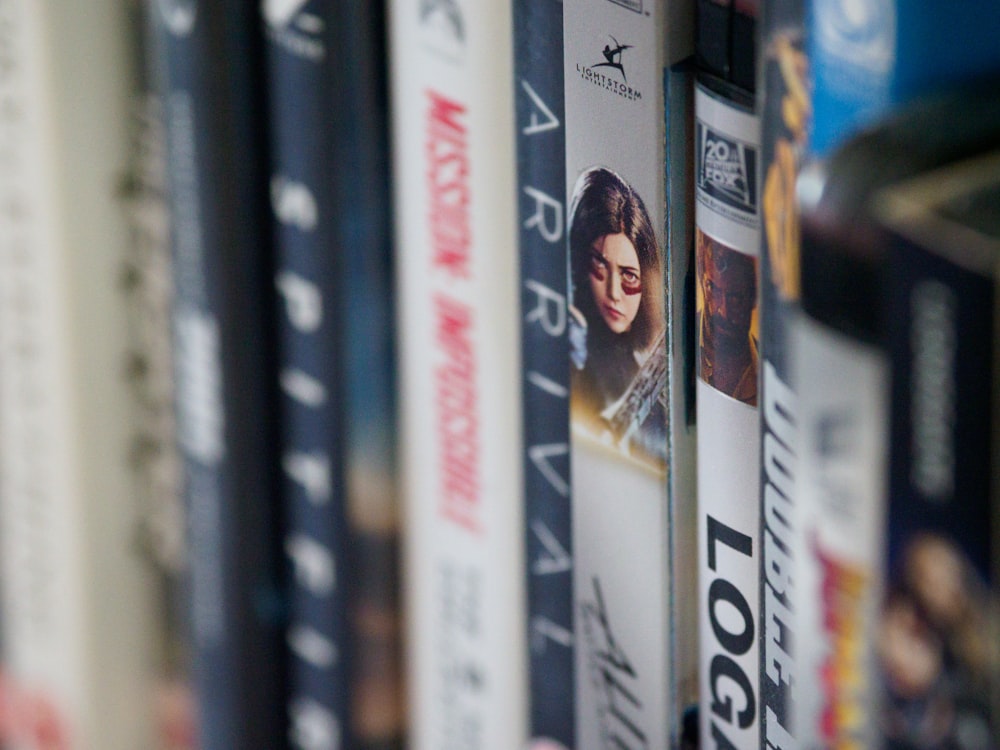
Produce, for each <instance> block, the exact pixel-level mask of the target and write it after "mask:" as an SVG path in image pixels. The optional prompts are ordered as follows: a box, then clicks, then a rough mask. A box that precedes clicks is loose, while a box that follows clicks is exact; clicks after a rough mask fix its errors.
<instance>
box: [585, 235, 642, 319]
mask: <svg viewBox="0 0 1000 750" xmlns="http://www.w3.org/2000/svg"><path fill="white" fill-rule="evenodd" d="M590 290H591V292H592V293H593V295H594V304H595V305H596V306H597V310H598V312H599V313H600V314H601V318H602V319H603V320H604V322H605V324H607V326H608V328H610V329H611V330H612V331H614V332H615V333H625V332H626V331H627V330H628V329H629V328H631V327H632V321H634V320H635V316H636V315H637V314H638V312H639V303H640V302H641V301H642V279H641V277H640V271H639V255H638V253H636V251H635V246H634V245H633V244H632V241H631V240H630V239H629V238H628V237H626V236H625V235H624V234H622V233H621V232H619V233H618V234H606V235H604V236H602V237H598V238H597V240H595V241H594V244H593V245H591V246H590Z"/></svg>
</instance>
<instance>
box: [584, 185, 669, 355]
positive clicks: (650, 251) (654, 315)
mask: <svg viewBox="0 0 1000 750" xmlns="http://www.w3.org/2000/svg"><path fill="white" fill-rule="evenodd" d="M569 221H570V230H569V247H570V274H571V278H572V282H573V304H574V305H575V306H576V309H577V310H579V311H580V312H581V313H582V314H583V316H584V318H586V320H587V327H588V331H589V332H588V338H591V337H595V338H596V341H599V340H601V339H608V338H613V337H615V336H617V335H620V336H622V337H624V340H623V342H622V343H627V344H628V345H629V347H628V348H630V349H632V350H644V349H646V348H647V347H648V346H649V345H650V344H652V343H653V339H655V338H656V335H657V334H658V333H659V331H660V329H661V328H662V326H663V321H662V316H663V312H662V305H661V300H660V297H661V295H660V293H659V288H660V287H662V285H663V276H662V272H661V270H660V253H659V250H658V248H657V246H656V234H655V233H654V232H653V225H652V222H650V220H649V214H647V213H646V206H645V205H644V204H643V202H642V198H640V197H639V194H638V193H637V192H635V190H633V189H632V187H631V186H630V185H628V183H626V182H625V181H624V180H623V179H622V178H621V177H619V176H618V175H617V174H615V173H614V172H612V171H611V170H610V169H606V168H605V167H593V168H591V169H588V170H587V171H586V172H584V173H583V174H581V175H580V177H579V178H578V179H577V181H576V186H575V187H574V189H573V200H572V203H571V206H570V219H569ZM619 233H621V234H624V235H625V236H626V237H628V239H629V240H630V241H631V242H632V245H633V246H634V247H635V251H636V254H637V255H638V256H639V273H640V277H641V284H642V297H641V299H640V300H639V311H638V312H637V313H636V316H635V320H634V321H633V322H632V325H631V327H630V328H629V330H627V331H626V332H624V333H622V334H615V333H613V332H612V331H611V330H610V329H609V328H608V327H607V325H606V324H605V323H604V321H603V320H602V318H601V315H600V312H599V311H598V309H597V303H596V302H595V301H594V295H593V292H592V291H591V288H590V284H589V282H588V276H589V274H590V264H591V260H590V257H591V248H592V247H593V244H594V242H596V241H597V240H598V239H599V238H601V237H603V236H605V235H608V234H619ZM591 340H592V341H594V340H595V339H591ZM596 341H595V343H596ZM588 348H589V346H588Z"/></svg>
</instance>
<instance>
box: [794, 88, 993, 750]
mask: <svg viewBox="0 0 1000 750" xmlns="http://www.w3.org/2000/svg"><path fill="white" fill-rule="evenodd" d="M995 91H996V88H995V82H990V81H986V82H982V83H981V84H980V85H979V86H978V87H974V88H971V89H970V90H966V91H957V92H954V93H951V94H949V95H945V96H941V97H937V98H935V99H933V100H929V101H927V102H923V103H921V104H919V105H915V106H913V107H911V108H909V109H907V110H905V111H904V112H902V113H901V114H899V115H898V116H896V117H894V118H893V119H891V120H890V121H888V122H887V123H884V124H882V125H879V126H878V127H875V128H873V129H871V130H870V131H869V132H866V133H863V134H861V135H859V136H858V137H856V138H855V139H852V140H850V141H848V142H847V144H845V145H844V146H843V147H842V148H840V149H838V150H837V151H836V152H835V153H834V155H833V156H832V157H831V158H830V160H829V161H828V163H827V164H826V165H825V166H823V167H817V168H815V169H812V168H810V169H809V170H806V171H805V172H803V176H802V178H801V179H800V195H801V196H802V197H803V203H804V206H803V219H802V227H803V236H802V307H803V314H802V315H801V317H800V319H799V320H798V321H797V322H796V323H795V325H794V331H795V333H794V335H793V342H794V343H793V350H794V354H793V363H794V382H795V384H796V386H797V388H798V395H799V412H798V416H799V429H800V431H801V436H802V442H801V455H800V462H799V465H798V476H797V485H796V486H797V488H798V505H797V508H796V523H795V524H793V527H794V528H795V529H796V533H795V538H796V545H795V547H794V550H793V554H794V558H795V560H796V565H797V570H798V571H799V578H798V585H797V589H796V602H797V605H796V606H795V607H793V609H794V610H796V611H797V612H798V622H797V630H796V632H797V633H798V635H799V643H800V644H801V648H802V652H801V654H800V656H801V660H800V663H799V674H800V684H806V685H813V686H815V687H813V688H812V689H811V690H806V691H803V692H802V693H801V694H800V695H797V696H796V704H795V717H794V718H795V721H794V724H795V726H796V731H797V733H798V735H799V739H800V741H801V742H802V743H803V746H804V747H816V746H832V745H836V744H838V743H839V742H845V741H852V742H858V743H861V744H863V745H865V746H867V747H888V748H900V749H902V748H906V749H907V750H909V749H910V748H918V747H920V748H922V747H960V748H972V747H977V748H992V747H996V746H997V736H998V727H997V695H998V692H997V688H998V685H1000V659H998V652H997V650H998V644H1000V640H998V638H997V619H996V617H997V612H998V588H997V583H996V581H997V579H996V573H997V550H996V546H995V545H996V540H997V536H996V528H997V526H996V524H997V516H998V501H997V494H996V491H997V490H996V476H995V472H996V462H995V457H996V455H997V440H998V438H997V435H998V433H997V431H996V430H997V425H998V420H997V416H996V413H997V405H998V402H997V395H996V389H997V383H998V382H1000V380H998V378H997V365H998V362H1000V360H998V359H997V351H996V342H995V339H996V337H995V330H996V329H995V325H996V314H997V295H996V287H997V268H998V260H1000V255H998V249H1000V248H998V243H997V236H998V235H997V229H998V222H997V214H996V206H997V203H996V195H997V175H998V171H997V165H998V162H997V156H996V154H995V151H996V149H997V146H998V145H1000V99H997V97H996V96H995ZM873 167H875V168H873Z"/></svg>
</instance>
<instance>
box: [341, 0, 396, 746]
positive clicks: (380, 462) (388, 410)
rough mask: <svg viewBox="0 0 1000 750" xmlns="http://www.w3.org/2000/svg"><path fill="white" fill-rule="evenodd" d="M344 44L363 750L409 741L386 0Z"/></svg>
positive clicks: (351, 517)
mask: <svg viewBox="0 0 1000 750" xmlns="http://www.w3.org/2000/svg"><path fill="white" fill-rule="evenodd" d="M338 13H339V23H338V26H339V28H340V30H341V35H340V41H339V44H340V49H341V51H342V52H343V53H344V54H346V55H347V56H348V57H349V58H350V59H351V60H352V61H354V62H353V65H352V74H351V75H349V76H348V77H347V80H346V89H345V98H344V100H343V101H342V102H340V105H339V107H336V108H335V109H336V111H339V112H340V118H339V126H340V129H341V139H340V140H339V143H340V150H339V154H340V157H339V159H338V163H339V165H340V168H339V169H338V170H336V171H337V174H338V175H339V176H340V179H339V180H338V196H339V199H338V215H339V217H340V218H339V223H340V228H341V238H340V242H341V243H342V246H343V247H344V248H348V249H354V248H365V252H364V257H363V259H362V263H361V264H360V265H357V266H355V276H354V277H353V278H352V280H351V282H350V283H345V284H343V287H344V291H343V294H342V296H341V306H340V307H338V311H339V313H338V314H339V315H340V316H341V317H342V320H343V321H344V323H345V325H346V326H347V330H346V332H345V333H346V335H345V342H344V343H345V348H344V356H345V357H346V360H345V365H346V373H347V377H346V388H347V391H346V393H345V405H344V406H345V414H344V416H345V420H346V423H345V434H346V445H345V446H344V448H345V455H344V460H345V466H344V470H345V479H346V481H347V521H348V530H349V540H350V550H349V553H348V565H349V569H350V570H351V571H353V572H354V574H353V575H352V576H351V579H350V583H349V590H348V612H349V615H350V636H351V639H352V640H351V644H352V652H353V654H352V666H351V670H350V699H351V704H350V719H351V722H350V723H351V727H352V733H353V735H354V737H355V738H356V739H357V742H358V747H359V748H367V749H369V750H376V749H377V750H398V749H399V748H401V747H403V746H404V745H405V743H406V742H407V738H408V728H407V726H406V721H405V704H404V695H403V679H402V678H403V674H402V669H403V663H402V630H403V622H402V613H401V607H400V581H399V563H400V554H399V553H400V539H401V528H400V521H399V519H400V508H399V493H400V484H399V460H398V455H397V447H396V441H397V398H396V393H397V383H398V379H397V375H396V341H395V335H396V326H395V325H394V321H395V319H396V317H395V316H396V312H397V308H396V302H395V297H394V294H393V282H394V275H393V274H394V248H395V241H394V236H393V227H392V216H393V202H392V194H391V189H390V150H389V118H388V75H387V74H388V66H387V63H386V39H385V34H386V13H385V6H384V4H383V3H369V2H365V0H351V2H343V3H341V4H340V5H339V6H338Z"/></svg>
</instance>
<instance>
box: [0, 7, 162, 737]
mask: <svg viewBox="0 0 1000 750" xmlns="http://www.w3.org/2000/svg"><path fill="white" fill-rule="evenodd" d="M135 10H136V9H135V7H134V6H132V5H130V4H128V3H121V2H97V3H90V4H87V6H86V7H84V5H83V4H73V5H66V4H64V3H53V2H40V1H39V0H30V1H24V2H22V1H21V0H7V1H5V2H3V3H0V26H2V28H3V34H2V36H0V54H2V60H3V65H2V72H0V165H2V166H0V498H2V501H0V549H2V557H0V560H2V571H3V572H2V589H3V596H2V605H0V610H2V615H0V623H2V630H3V649H2V658H3V671H4V679H3V696H2V698H3V713H2V717H3V726H2V735H3V743H4V746H5V747H7V748H13V749H15V750H21V749H24V750H30V749H35V748H38V749H40V748H62V749H76V748H79V749H80V750H83V749H85V748H94V747H100V748H109V749H111V750H134V749H135V748H138V747H155V746H156V745H155V744H154V731H153V721H154V720H153V681H154V670H155V664H156V654H157V651H156V649H157V647H158V642H159V639H160V637H161V635H162V633H161V630H160V625H159V623H158V621H157V620H156V618H155V616H154V612H155V597H156V586H155V583H154V576H153V571H152V569H151V567H150V566H149V565H148V559H147V558H144V557H143V555H142V554H141V551H140V529H141V528H142V526H143V524H144V521H145V508H144V507H143V504H142V500H141V497H140V495H141V492H140V489H139V488H138V487H137V484H138V483H137V477H136V475H135V474H134V473H133V468H134V464H133V461H132V459H133V455H132V448H133V443H132V440H133V431H132V430H133V427H132V424H133V422H132V419H133V416H134V414H133V412H132V407H133V403H132V401H131V400H130V397H129V393H128V387H129V385H128V382H127V376H128V374H129V371H128V369H127V363H128V360H129V352H130V330H129V322H128V316H129V303H128V300H127V298H126V295H125V293H124V292H123V289H122V277H123V268H124V266H125V264H126V262H127V260H128V259H129V257H130V254H131V244H132V241H133V237H132V234H131V232H132V230H133V228H134V225H130V217H129V215H128V214H129V212H130V211H131V209H132V208H133V206H131V205H128V203H127V200H123V199H127V196H128V184H129V172H130V170H131V169H132V167H133V166H134V165H133V164H132V163H131V151H130V146H131V144H132V143H133V140H134V139H133V136H134V131H133V130H132V128H131V126H132V124H133V121H132V118H133V110H132V106H133V104H134V99H133V97H134V96H135V94H136V91H137V86H138V84H139V78H140V72H139V70H140V63H139V53H138V48H139V45H138V39H137V34H138V31H139V28H140V27H139V25H138V23H137V19H136V17H135V16H134V15H133V13H134V11H135Z"/></svg>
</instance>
